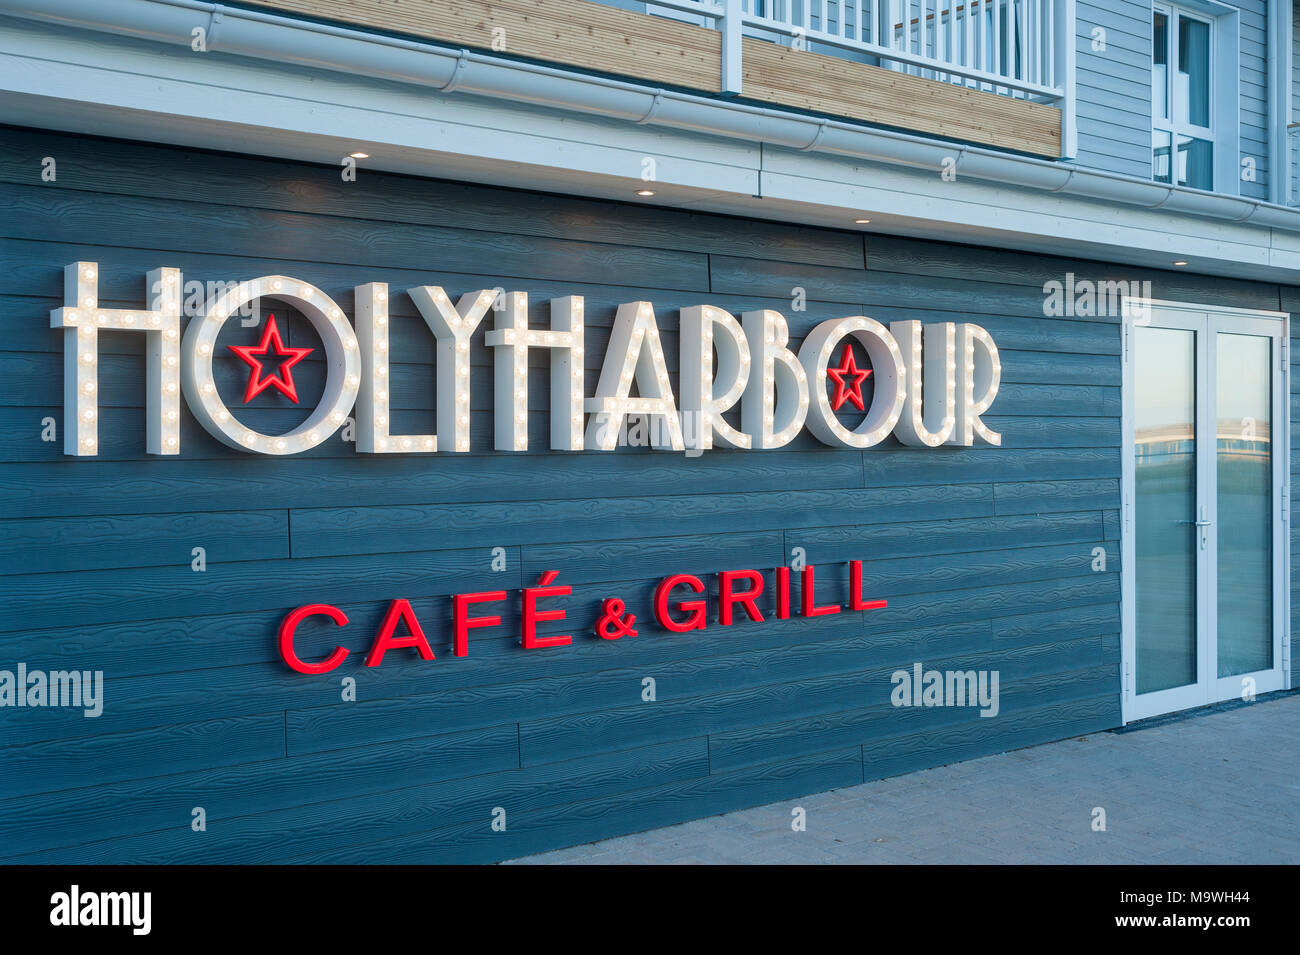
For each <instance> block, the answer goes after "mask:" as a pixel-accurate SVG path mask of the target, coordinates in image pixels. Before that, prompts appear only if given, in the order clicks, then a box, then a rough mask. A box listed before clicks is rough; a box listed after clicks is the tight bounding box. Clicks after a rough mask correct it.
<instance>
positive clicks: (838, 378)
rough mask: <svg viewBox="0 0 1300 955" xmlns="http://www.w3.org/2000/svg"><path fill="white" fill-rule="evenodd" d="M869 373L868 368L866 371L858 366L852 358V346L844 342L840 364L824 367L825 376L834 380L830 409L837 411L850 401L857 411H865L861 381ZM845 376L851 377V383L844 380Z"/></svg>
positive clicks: (864, 379)
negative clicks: (833, 366)
mask: <svg viewBox="0 0 1300 955" xmlns="http://www.w3.org/2000/svg"><path fill="white" fill-rule="evenodd" d="M870 374H871V369H870V368H868V369H867V370H866V371H862V370H861V369H859V368H858V364H857V362H855V361H854V360H853V348H852V346H851V345H849V343H848V342H845V343H844V351H842V352H840V366H839V367H838V368H827V369H826V377H827V378H830V379H832V380H833V381H834V382H835V397H834V398H832V399H831V410H832V411H839V410H840V407H841V406H842V405H843V404H844V402H845V401H851V402H853V404H854V405H856V406H857V409H858V410H859V411H865V410H866V408H867V406H866V404H865V403H864V402H863V400H862V383H863V382H864V381H866V380H867V376H868V375H870ZM846 378H851V379H852V383H849V382H847V381H845V379H846Z"/></svg>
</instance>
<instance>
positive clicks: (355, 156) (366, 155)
mask: <svg viewBox="0 0 1300 955" xmlns="http://www.w3.org/2000/svg"><path fill="white" fill-rule="evenodd" d="M348 155H349V156H351V157H352V158H353V159H369V158H370V153H348Z"/></svg>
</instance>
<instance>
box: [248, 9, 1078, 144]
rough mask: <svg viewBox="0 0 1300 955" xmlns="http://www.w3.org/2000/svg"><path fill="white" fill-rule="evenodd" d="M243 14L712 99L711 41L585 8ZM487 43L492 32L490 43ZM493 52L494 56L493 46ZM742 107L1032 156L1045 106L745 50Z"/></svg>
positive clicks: (706, 34)
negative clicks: (434, 44)
mask: <svg viewBox="0 0 1300 955" xmlns="http://www.w3.org/2000/svg"><path fill="white" fill-rule="evenodd" d="M244 2H245V3H248V4H250V5H252V6H258V7H264V8H267V9H269V10H276V11H280V12H285V13H297V14H301V15H304V16H309V17H313V18H317V19H321V20H330V21H334V22H337V23H342V24H348V25H352V26H361V27H369V28H372V29H377V30H383V31H386V32H391V33H400V34H406V35H409V36H415V37H421V38H426V39H431V40H437V41H439V42H443V43H450V44H456V45H461V46H466V47H472V48H474V49H478V50H483V51H486V52H491V51H492V49H493V45H494V42H493V41H494V37H499V38H500V39H501V40H502V41H503V42H504V52H506V53H509V54H512V55H515V56H522V57H527V58H529V59H534V60H541V61H544V62H548V63H556V64H560V65H564V66H578V67H582V68H584V69H591V70H598V71H600V72H602V73H610V74H614V75H619V76H625V77H628V78H631V79H635V80H641V81H645V82H649V83H656V84H665V85H669V86H675V87H682V88H686V89H693V90H699V91H701V92H705V93H717V92H719V90H720V89H721V69H722V67H721V61H722V36H721V34H720V33H718V32H717V31H716V30H711V29H708V28H707V27H699V26H695V25H693V24H689V23H680V22H678V21H675V20H669V19H665V18H663V17H655V16H648V15H646V14H642V13H634V12H632V11H628V10H621V9H618V8H617V7H610V6H605V5H604V4H600V3H593V2H591V0H244ZM494 31H499V32H496V33H495V34H494ZM498 45H500V44H498ZM742 60H743V72H744V90H743V95H744V97H745V98H746V99H748V100H751V101H758V102H762V103H771V104H774V105H780V106H786V107H789V108H792V109H799V110H805V111H808V112H813V113H820V114H824V115H828V116H841V117H844V118H847V119H853V120H860V121H863V122H869V123H875V124H880V125H886V126H891V127H894V128H896V129H904V130H913V131H916V132H920V133H928V134H931V135H935V136H943V137H948V138H953V139H959V140H964V141H968V142H973V143H978V144H982V145H987V146H994V147H998V148H1002V149H1015V150H1020V151H1022V152H1028V153H1035V154H1038V155H1043V156H1051V157H1056V156H1059V155H1060V128H1061V127H1060V124H1061V113H1060V110H1058V109H1057V108H1056V107H1054V106H1049V105H1045V104H1041V103H1030V102H1027V101H1025V100H1023V99H1014V98H1012V97H1008V96H997V95H995V94H993V93H987V92H982V91H979V90H973V89H969V88H966V87H963V86H957V85H954V84H951V83H943V82H939V81H937V80H929V79H925V78H922V77H918V76H911V75H909V74H907V73H902V72H898V71H896V70H889V69H884V68H882V67H876V66H867V65H864V64H861V63H855V62H852V61H850V60H845V59H841V58H839V57H835V56H828V55H826V54H822V53H813V52H810V51H807V50H793V49H790V48H788V47H782V46H778V45H777V44H775V43H769V42H766V41H764V40H757V39H753V38H746V39H745V41H744V52H743V57H742Z"/></svg>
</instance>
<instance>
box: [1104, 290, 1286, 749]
mask: <svg viewBox="0 0 1300 955" xmlns="http://www.w3.org/2000/svg"><path fill="white" fill-rule="evenodd" d="M1157 315H1158V316H1159V318H1158V321H1157V320H1155V317H1156V316H1157ZM1147 324H1158V325H1160V326H1168V327H1173V328H1187V329H1191V330H1195V331H1198V332H1199V333H1201V335H1202V336H1203V337H1205V338H1209V339H1212V336H1215V335H1217V334H1218V333H1220V332H1228V333H1233V332H1241V333H1246V334H1255V335H1265V336H1272V337H1273V339H1274V346H1273V359H1274V361H1276V363H1277V364H1276V365H1275V366H1274V368H1275V377H1274V382H1275V386H1274V388H1273V394H1272V396H1271V400H1272V422H1273V424H1272V429H1271V435H1272V440H1273V449H1272V452H1273V453H1272V465H1273V507H1272V510H1273V667H1272V668H1271V669H1269V670H1262V671H1259V672H1256V673H1251V674H1240V675H1234V676H1230V677H1219V676H1218V675H1217V673H1218V669H1217V668H1218V658H1217V641H1216V640H1215V639H1213V636H1214V627H1215V622H1216V621H1217V613H1216V604H1217V598H1218V593H1217V587H1216V586H1210V585H1208V582H1210V581H1217V576H1216V572H1217V568H1216V566H1215V565H1216V561H1217V555H1218V534H1217V517H1218V515H1217V500H1215V498H1216V497H1217V495H1216V494H1214V493H1211V490H1212V489H1213V488H1215V487H1217V478H1216V467H1217V464H1216V458H1215V455H1214V454H1205V453H1201V454H1198V456H1197V461H1196V476H1197V485H1198V490H1197V502H1198V505H1199V507H1200V509H1201V513H1198V514H1197V515H1196V516H1197V517H1198V518H1201V519H1203V520H1205V521H1208V523H1207V524H1205V525H1204V526H1202V527H1201V533H1202V535H1203V537H1202V544H1203V546H1202V548H1201V549H1200V550H1198V552H1197V575H1198V584H1197V682H1196V683H1195V684H1194V685H1190V686H1184V687H1174V688H1172V689H1169V690H1161V691H1157V692H1154V693H1145V694H1142V696H1141V697H1139V696H1138V695H1137V692H1136V676H1135V669H1136V656H1137V636H1136V617H1137V608H1136V605H1135V602H1134V601H1135V593H1136V582H1137V574H1136V566H1135V554H1136V542H1135V539H1134V529H1135V521H1134V504H1135V497H1136V492H1135V466H1134V435H1133V429H1134V414H1135V409H1134V401H1135V390H1134V379H1133V375H1134V364H1135V363H1134V360H1133V340H1134V334H1133V328H1134V326H1135V325H1147ZM1122 335H1123V348H1122V352H1123V354H1122V363H1123V390H1122V396H1123V401H1122V404H1123V415H1122V419H1123V420H1122V451H1121V454H1122V468H1121V482H1120V487H1121V508H1122V512H1121V515H1120V551H1121V554H1120V563H1121V574H1120V594H1121V596H1120V609H1121V619H1122V632H1121V638H1120V650H1121V662H1122V670H1121V691H1120V701H1121V713H1122V719H1123V721H1124V722H1125V723H1130V722H1132V721H1133V720H1138V719H1144V718H1146V717H1149V716H1155V715H1157V714H1160V713H1167V712H1172V711H1174V710H1180V709H1187V708H1190V707H1194V706H1203V705H1206V704H1208V703H1214V702H1219V701H1221V700H1225V699H1233V698H1237V697H1240V696H1241V693H1242V680H1243V679H1244V678H1245V677H1251V678H1253V679H1254V681H1255V692H1256V693H1267V692H1270V691H1272V690H1279V689H1284V688H1289V687H1290V685H1291V672H1290V656H1291V652H1290V650H1291V648H1290V630H1291V627H1290V621H1291V616H1290V612H1291V595H1290V566H1291V564H1290V542H1291V538H1290V514H1289V504H1290V500H1289V498H1290V494H1289V488H1290V451H1291V442H1290V384H1289V382H1290V368H1289V366H1288V362H1289V344H1290V342H1289V338H1288V335H1289V315H1288V314H1287V313H1285V312H1268V311H1258V310H1254V309H1240V308H1225V307H1220V306H1209V305H1195V304H1188V303H1184V302H1170V301H1164V300H1160V299H1136V298H1135V299H1127V300H1125V303H1124V317H1123V330H1122ZM1200 342H1201V340H1200V339H1199V338H1198V345H1197V349H1196V366H1197V367H1196V381H1197V385H1196V394H1197V409H1198V410H1197V432H1198V434H1197V437H1198V441H1197V447H1198V448H1202V447H1205V446H1206V442H1205V441H1204V440H1203V423H1204V422H1207V421H1208V420H1213V415H1212V414H1211V415H1208V416H1207V415H1206V414H1205V412H1204V410H1203V409H1205V408H1211V409H1212V408H1213V402H1214V400H1215V395H1216V390H1215V369H1214V368H1213V367H1212V365H1213V363H1212V362H1211V361H1210V360H1209V355H1210V353H1211V348H1210V347H1208V345H1202V344H1201V343H1200ZM1211 446H1212V444H1211Z"/></svg>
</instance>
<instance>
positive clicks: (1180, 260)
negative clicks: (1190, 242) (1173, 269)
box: [1174, 259, 1187, 265]
mask: <svg viewBox="0 0 1300 955" xmlns="http://www.w3.org/2000/svg"><path fill="white" fill-rule="evenodd" d="M1186 264H1187V262H1186V261H1185V260H1183V259H1179V260H1178V261H1177V262H1175V263H1174V265H1186Z"/></svg>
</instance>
